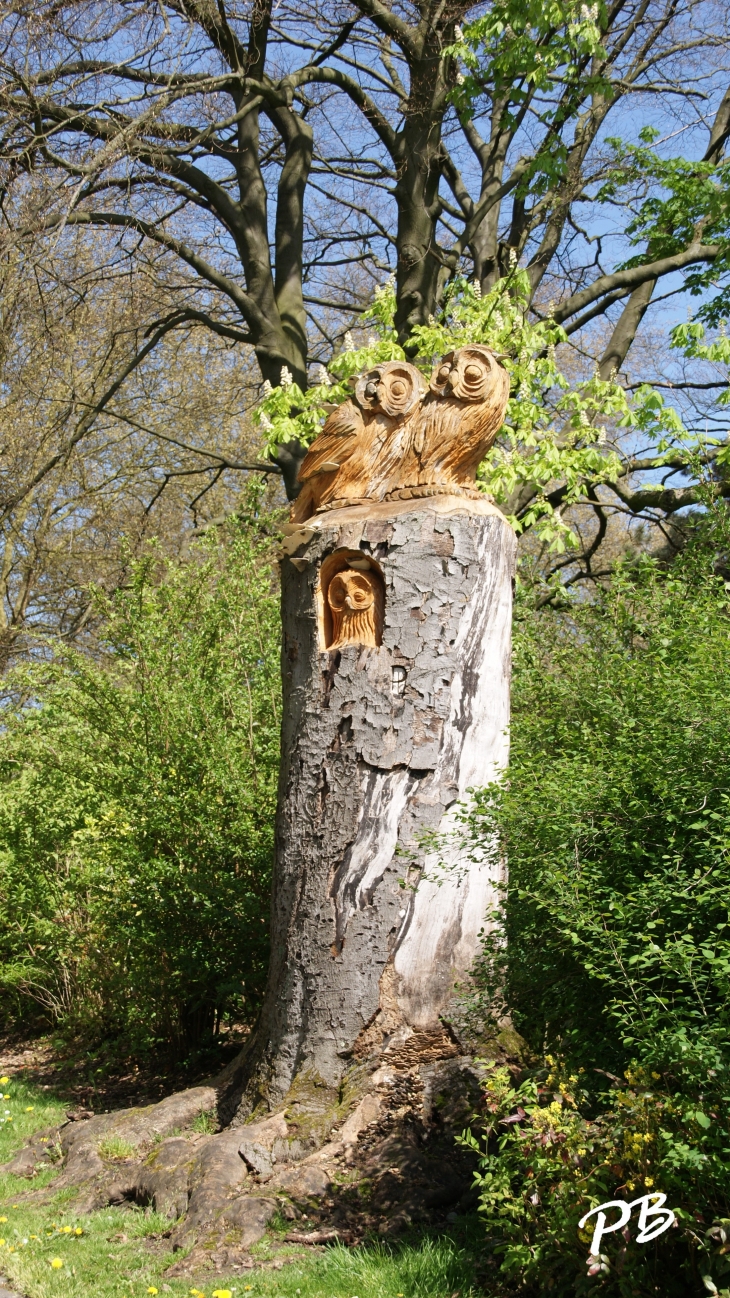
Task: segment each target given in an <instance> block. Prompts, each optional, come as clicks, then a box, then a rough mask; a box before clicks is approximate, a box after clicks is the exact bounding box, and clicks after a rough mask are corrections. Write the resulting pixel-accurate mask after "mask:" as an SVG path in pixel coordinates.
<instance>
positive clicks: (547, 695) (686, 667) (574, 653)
mask: <svg viewBox="0 0 730 1298" xmlns="http://www.w3.org/2000/svg"><path fill="white" fill-rule="evenodd" d="M724 526H725V520H724V517H723V516H721V517H720V536H719V539H717V538H716V544H715V545H713V544H710V542H711V541H712V540H713V538H712V537H710V538H707V537H705V539H704V540H702V539H700V540H698V542H697V543H696V544H695V545H694V546H693V547H692V548H691V550H690V552H689V553H688V554H687V555H686V556H685V557H684V559H683V561H682V563H681V565H679V566H677V567H675V568H674V569H673V570H670V571H669V572H668V573H667V572H663V571H662V570H661V569H660V568H659V567H657V566H656V565H654V564H652V563H650V562H645V563H642V564H640V565H638V567H637V566H635V567H633V568H630V567H624V568H620V569H619V570H618V571H617V573H616V574H615V576H614V578H613V580H612V581H611V584H610V586H609V588H608V589H607V590H606V591H605V592H602V593H601V594H600V595H599V596H598V597H597V598H596V599H595V600H594V601H592V602H587V601H582V602H576V603H575V604H573V605H572V606H571V607H570V608H569V609H567V610H566V609H563V610H560V611H553V610H547V609H544V610H542V611H541V612H539V613H535V612H531V611H529V610H524V611H523V612H522V613H521V616H520V617H519V618H518V621H517V625H516V633H515V666H514V711H513V729H512V754H511V761H510V768H509V772H508V778H507V779H506V780H505V781H504V782H503V783H502V784H501V785H498V786H496V787H495V788H492V789H490V790H486V791H484V792H483V793H482V794H481V795H480V796H479V798H478V801H477V805H476V808H475V810H474V812H473V814H472V815H471V816H470V818H469V832H470V834H471V835H472V837H473V839H474V841H475V845H476V846H477V847H479V848H481V849H484V848H485V847H486V848H487V850H488V851H490V852H492V853H493V854H495V853H497V852H504V853H506V856H507V859H508V862H509V871H510V883H509V886H508V888H507V891H506V895H505V903H504V913H503V917H502V919H503V925H504V930H505V931H506V939H507V940H506V944H504V943H503V942H502V941H501V939H496V938H492V939H488V940H487V942H486V943H485V947H484V955H483V959H482V961H481V964H480V967H479V969H478V985H479V990H478V993H477V995H476V997H475V999H474V1002H473V1003H472V1006H471V1011H472V1013H473V1014H474V1015H475V1016H476V1017H477V1018H478V1017H479V1015H480V1013H482V1012H484V1013H487V1012H488V1007H489V1005H490V1003H491V1004H493V1003H494V998H495V997H497V998H499V997H502V998H503V999H504V1001H505V1002H506V1004H507V1006H508V1007H509V1010H510V1012H511V1014H512V1016H513V1019H514V1023H515V1026H516V1027H517V1029H518V1030H519V1032H520V1033H522V1035H523V1036H524V1037H525V1038H526V1040H527V1042H528V1043H529V1045H530V1047H531V1048H532V1051H533V1052H534V1055H535V1056H537V1057H538V1059H540V1057H543V1058H544V1053H545V1051H548V1052H552V1054H553V1055H554V1056H555V1058H556V1059H558V1060H560V1061H562V1062H560V1063H559V1064H555V1065H554V1066H553V1064H552V1061H545V1064H544V1066H540V1067H537V1068H535V1069H534V1070H533V1071H532V1072H531V1073H529V1074H528V1075H527V1076H526V1077H524V1078H523V1079H522V1082H521V1085H520V1086H519V1087H517V1088H515V1086H514V1085H513V1083H511V1082H510V1081H509V1078H506V1077H505V1076H504V1075H502V1074H500V1073H499V1070H496V1071H494V1070H493V1073H492V1076H491V1080H490V1082H489V1084H488V1087H487V1096H486V1100H487V1104H486V1112H487V1115H488V1127H489V1137H488V1142H487V1149H486V1154H485V1160H484V1162H483V1164H482V1173H481V1175H482V1208H483V1211H484V1212H485V1214H486V1218H487V1222H488V1229H489V1235H490V1238H491V1241H492V1247H493V1248H494V1250H495V1253H496V1255H497V1256H498V1257H499V1258H500V1261H501V1265H502V1267H503V1269H504V1271H505V1273H506V1274H508V1275H510V1276H511V1277H513V1278H515V1279H519V1280H521V1281H522V1282H523V1283H524V1284H526V1285H528V1286H532V1287H533V1288H534V1289H535V1290H536V1291H538V1292H542V1291H543V1290H544V1291H548V1290H549V1291H550V1292H556V1293H573V1292H580V1293H582V1292H584V1291H586V1292H591V1291H593V1290H600V1291H601V1292H606V1293H620V1294H627V1295H628V1294H645V1293H646V1294H649V1293H652V1294H653V1293H655V1292H661V1293H663V1294H675V1293H676V1294H686V1293H689V1292H698V1293H699V1292H703V1293H707V1292H708V1291H709V1292H712V1289H711V1285H713V1284H715V1285H716V1287H718V1288H720V1287H721V1285H722V1283H723V1280H722V1274H723V1266H724V1265H725V1263H724V1260H723V1259H724V1256H725V1255H724V1253H723V1252H722V1248H723V1247H724V1241H723V1236H722V1232H723V1231H724V1230H725V1226H723V1225H722V1224H721V1225H720V1226H718V1227H716V1228H715V1233H714V1234H711V1233H710V1234H708V1232H710V1230H711V1227H712V1223H713V1221H715V1219H720V1218H722V1219H724V1218H727V1216H728V1215H729V1214H730V1136H729V1135H728V1131H730V865H729V861H728V852H729V849H730V726H729V724H728V719H729V718H730V618H729V617H728V609H729V607H730V606H729V601H728V592H727V590H726V588H725V584H724V583H723V582H722V581H721V580H720V579H719V578H718V577H717V576H716V575H715V571H714V561H715V549H716V548H717V543H721V542H722V541H723V536H724ZM612 1075H613V1076H612ZM566 1078H567V1079H568V1080H567V1081H566ZM518 1105H519V1106H521V1110H522V1113H523V1114H524V1116H523V1117H522V1118H519V1112H518V1109H517V1106H518ZM489 1115H491V1116H489ZM508 1117H511V1118H512V1121H510V1122H506V1121H505V1119H506V1118H508ZM516 1119H517V1120H516ZM498 1133H501V1134H498ZM648 1190H652V1192H654V1191H661V1192H664V1193H666V1194H667V1196H668V1205H669V1206H670V1207H671V1208H673V1209H675V1210H676V1211H677V1213H678V1220H679V1223H680V1225H679V1227H678V1229H676V1230H670V1231H669V1232H668V1233H667V1234H666V1235H663V1236H661V1237H660V1238H659V1239H657V1241H656V1242H655V1243H653V1244H651V1245H649V1244H645V1245H643V1246H642V1245H637V1244H636V1243H635V1227H633V1228H632V1229H631V1230H630V1231H629V1238H628V1239H625V1238H623V1237H622V1236H621V1234H612V1235H607V1236H606V1237H605V1240H604V1246H605V1250H606V1252H605V1257H604V1260H603V1261H602V1262H601V1263H600V1267H599V1269H598V1270H596V1265H595V1263H594V1264H593V1267H592V1271H593V1273H592V1274H588V1268H587V1266H586V1258H587V1253H588V1248H587V1243H588V1242H590V1232H588V1233H587V1234H584V1236H583V1238H582V1240H579V1238H578V1232H577V1223H578V1220H579V1219H580V1217H581V1216H582V1215H583V1213H585V1212H586V1211H588V1209H589V1208H590V1207H593V1206H595V1205H596V1204H598V1203H600V1202H602V1201H604V1200H607V1199H614V1198H623V1199H633V1198H636V1197H637V1196H639V1195H641V1194H643V1193H645V1192H646V1191H648ZM725 1225H727V1223H725ZM727 1269H728V1273H729V1274H730V1267H728V1268H727ZM703 1275H706V1276H707V1277H708V1279H707V1283H706V1284H705V1283H704V1282H703V1280H702V1276H703ZM713 1276H714V1280H713V1278H712V1277H713Z"/></svg>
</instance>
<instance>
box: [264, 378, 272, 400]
mask: <svg viewBox="0 0 730 1298" xmlns="http://www.w3.org/2000/svg"><path fill="white" fill-rule="evenodd" d="M272 391H273V388H272V386H271V384H270V383H269V380H268V379H264V386H263V394H264V401H265V400H266V398H267V397H270V396H271V393H272Z"/></svg>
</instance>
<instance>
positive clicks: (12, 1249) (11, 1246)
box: [8, 1244, 15, 1253]
mask: <svg viewBox="0 0 730 1298" xmlns="http://www.w3.org/2000/svg"><path fill="white" fill-rule="evenodd" d="M14 1252H15V1245H14V1244H8V1253H14Z"/></svg>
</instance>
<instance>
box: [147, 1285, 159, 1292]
mask: <svg viewBox="0 0 730 1298" xmlns="http://www.w3.org/2000/svg"><path fill="white" fill-rule="evenodd" d="M147 1292H148V1293H157V1290H156V1289H155V1286H154V1285H153V1284H151V1285H148V1287H147Z"/></svg>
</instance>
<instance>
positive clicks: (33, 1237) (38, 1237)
mask: <svg viewBox="0 0 730 1298" xmlns="http://www.w3.org/2000/svg"><path fill="white" fill-rule="evenodd" d="M31 1239H40V1235H31Z"/></svg>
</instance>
